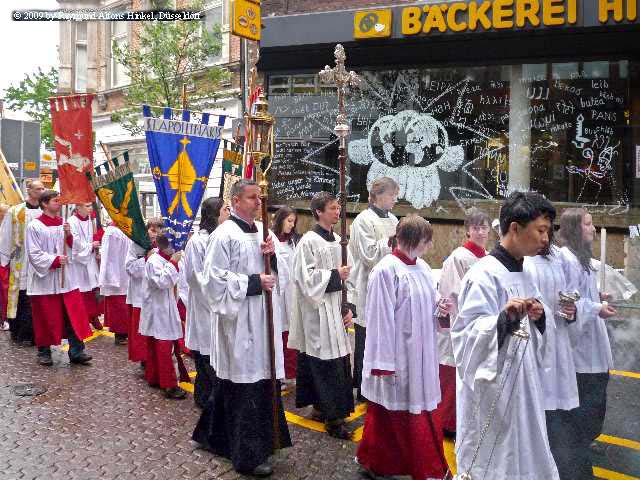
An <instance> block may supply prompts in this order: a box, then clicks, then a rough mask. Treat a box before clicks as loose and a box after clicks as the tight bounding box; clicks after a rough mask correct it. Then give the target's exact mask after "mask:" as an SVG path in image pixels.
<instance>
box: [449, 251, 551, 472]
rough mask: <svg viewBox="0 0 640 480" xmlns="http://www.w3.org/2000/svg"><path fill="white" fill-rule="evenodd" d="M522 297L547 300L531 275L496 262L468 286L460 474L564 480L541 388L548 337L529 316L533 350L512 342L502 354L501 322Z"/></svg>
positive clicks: (454, 331) (458, 345)
mask: <svg viewBox="0 0 640 480" xmlns="http://www.w3.org/2000/svg"><path fill="white" fill-rule="evenodd" d="M514 297H520V298H532V297H535V298H540V294H539V292H538V290H537V288H536V287H535V285H533V283H532V282H531V279H530V278H529V276H528V275H527V274H526V273H523V272H510V271H509V270H507V268H506V267H505V266H504V265H503V264H502V263H501V262H500V261H499V260H498V259H497V258H495V257H494V256H492V255H488V256H486V257H484V258H483V259H480V260H478V262H476V264H475V265H473V266H472V267H471V269H470V270H469V271H468V272H467V274H466V275H465V277H464V279H463V282H462V288H461V291H460V298H459V308H460V310H459V313H458V316H457V318H456V320H455V322H454V323H453V325H452V327H451V340H452V343H453V351H454V357H455V360H456V365H457V372H458V380H457V389H456V395H457V422H456V423H457V438H458V441H457V443H456V458H457V464H458V474H460V473H463V472H470V473H471V476H472V477H473V478H483V477H484V476H485V471H488V472H489V475H490V476H491V477H492V478H500V479H509V480H540V479H545V480H557V479H559V476H558V471H557V468H556V465H555V462H554V460H553V456H552V455H551V451H550V449H549V441H548V438H547V428H546V421H545V411H544V399H543V390H542V384H541V381H540V374H541V372H542V369H543V367H544V365H543V359H544V349H545V344H544V338H543V337H544V336H543V335H541V334H540V332H539V330H538V328H537V327H536V326H534V323H533V322H530V321H529V319H528V317H525V318H524V319H523V320H522V325H523V327H524V328H525V330H526V331H528V332H529V333H530V340H529V343H528V344H527V343H526V341H524V340H520V339H518V338H516V337H514V336H511V335H507V336H506V338H505V340H504V345H502V347H501V348H500V349H498V330H497V325H498V317H499V315H500V312H501V311H502V310H503V309H504V307H505V305H506V304H507V302H508V301H509V299H510V298H514ZM545 310H546V309H545ZM545 313H546V312H545ZM498 395H499V397H498ZM496 398H497V399H498V400H497V402H496V404H495V405H496V408H495V410H494V415H493V418H492V419H490V417H489V413H490V410H491V405H492V403H493V402H494V401H495V400H496ZM489 420H491V421H489ZM487 423H489V427H488V429H487V432H486V435H485V438H484V440H483V441H482V442H480V440H481V438H480V437H481V432H482V431H483V427H484V426H485V424H487ZM478 445H479V451H478V455H477V457H476V459H475V462H474V463H473V465H472V461H473V460H472V459H473V458H474V456H475V453H476V449H477V447H478ZM494 446H495V449H494V448H493V447H494ZM492 452H493V453H492Z"/></svg>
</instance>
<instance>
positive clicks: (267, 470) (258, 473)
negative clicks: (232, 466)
mask: <svg viewBox="0 0 640 480" xmlns="http://www.w3.org/2000/svg"><path fill="white" fill-rule="evenodd" d="M272 473H273V467H272V466H271V464H270V463H269V462H264V463H263V464H261V465H258V466H257V467H256V468H254V469H253V470H252V471H251V475H253V476H254V477H268V476H270V475H271V474H272Z"/></svg>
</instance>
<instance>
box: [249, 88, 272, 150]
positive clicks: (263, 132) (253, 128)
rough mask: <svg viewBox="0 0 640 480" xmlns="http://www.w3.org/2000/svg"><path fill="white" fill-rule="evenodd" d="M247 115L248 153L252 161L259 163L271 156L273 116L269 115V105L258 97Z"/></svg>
mask: <svg viewBox="0 0 640 480" xmlns="http://www.w3.org/2000/svg"><path fill="white" fill-rule="evenodd" d="M253 108H254V110H253V112H252V113H251V115H249V135H250V136H249V151H250V152H251V155H252V157H254V160H257V161H258V162H260V161H261V160H262V159H263V158H264V157H269V156H271V153H272V144H273V116H272V115H271V114H270V113H269V103H268V102H267V99H266V98H265V96H264V95H260V96H259V97H258V100H256V102H255V103H254V104H253Z"/></svg>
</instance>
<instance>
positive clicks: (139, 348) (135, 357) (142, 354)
mask: <svg viewBox="0 0 640 480" xmlns="http://www.w3.org/2000/svg"><path fill="white" fill-rule="evenodd" d="M129 308H130V309H131V315H130V319H131V321H130V322H129V338H128V340H127V347H128V350H129V360H130V361H132V362H144V361H145V360H146V358H147V340H146V337H145V336H143V335H140V332H139V331H138V328H139V327H140V309H139V308H138V307H132V306H131V305H129Z"/></svg>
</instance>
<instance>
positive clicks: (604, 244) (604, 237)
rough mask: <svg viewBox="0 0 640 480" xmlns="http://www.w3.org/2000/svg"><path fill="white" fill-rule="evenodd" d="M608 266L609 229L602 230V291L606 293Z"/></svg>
mask: <svg viewBox="0 0 640 480" xmlns="http://www.w3.org/2000/svg"><path fill="white" fill-rule="evenodd" d="M606 266H607V229H606V228H604V227H602V228H601V229H600V291H601V292H602V293H604V287H605V271H606Z"/></svg>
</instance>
